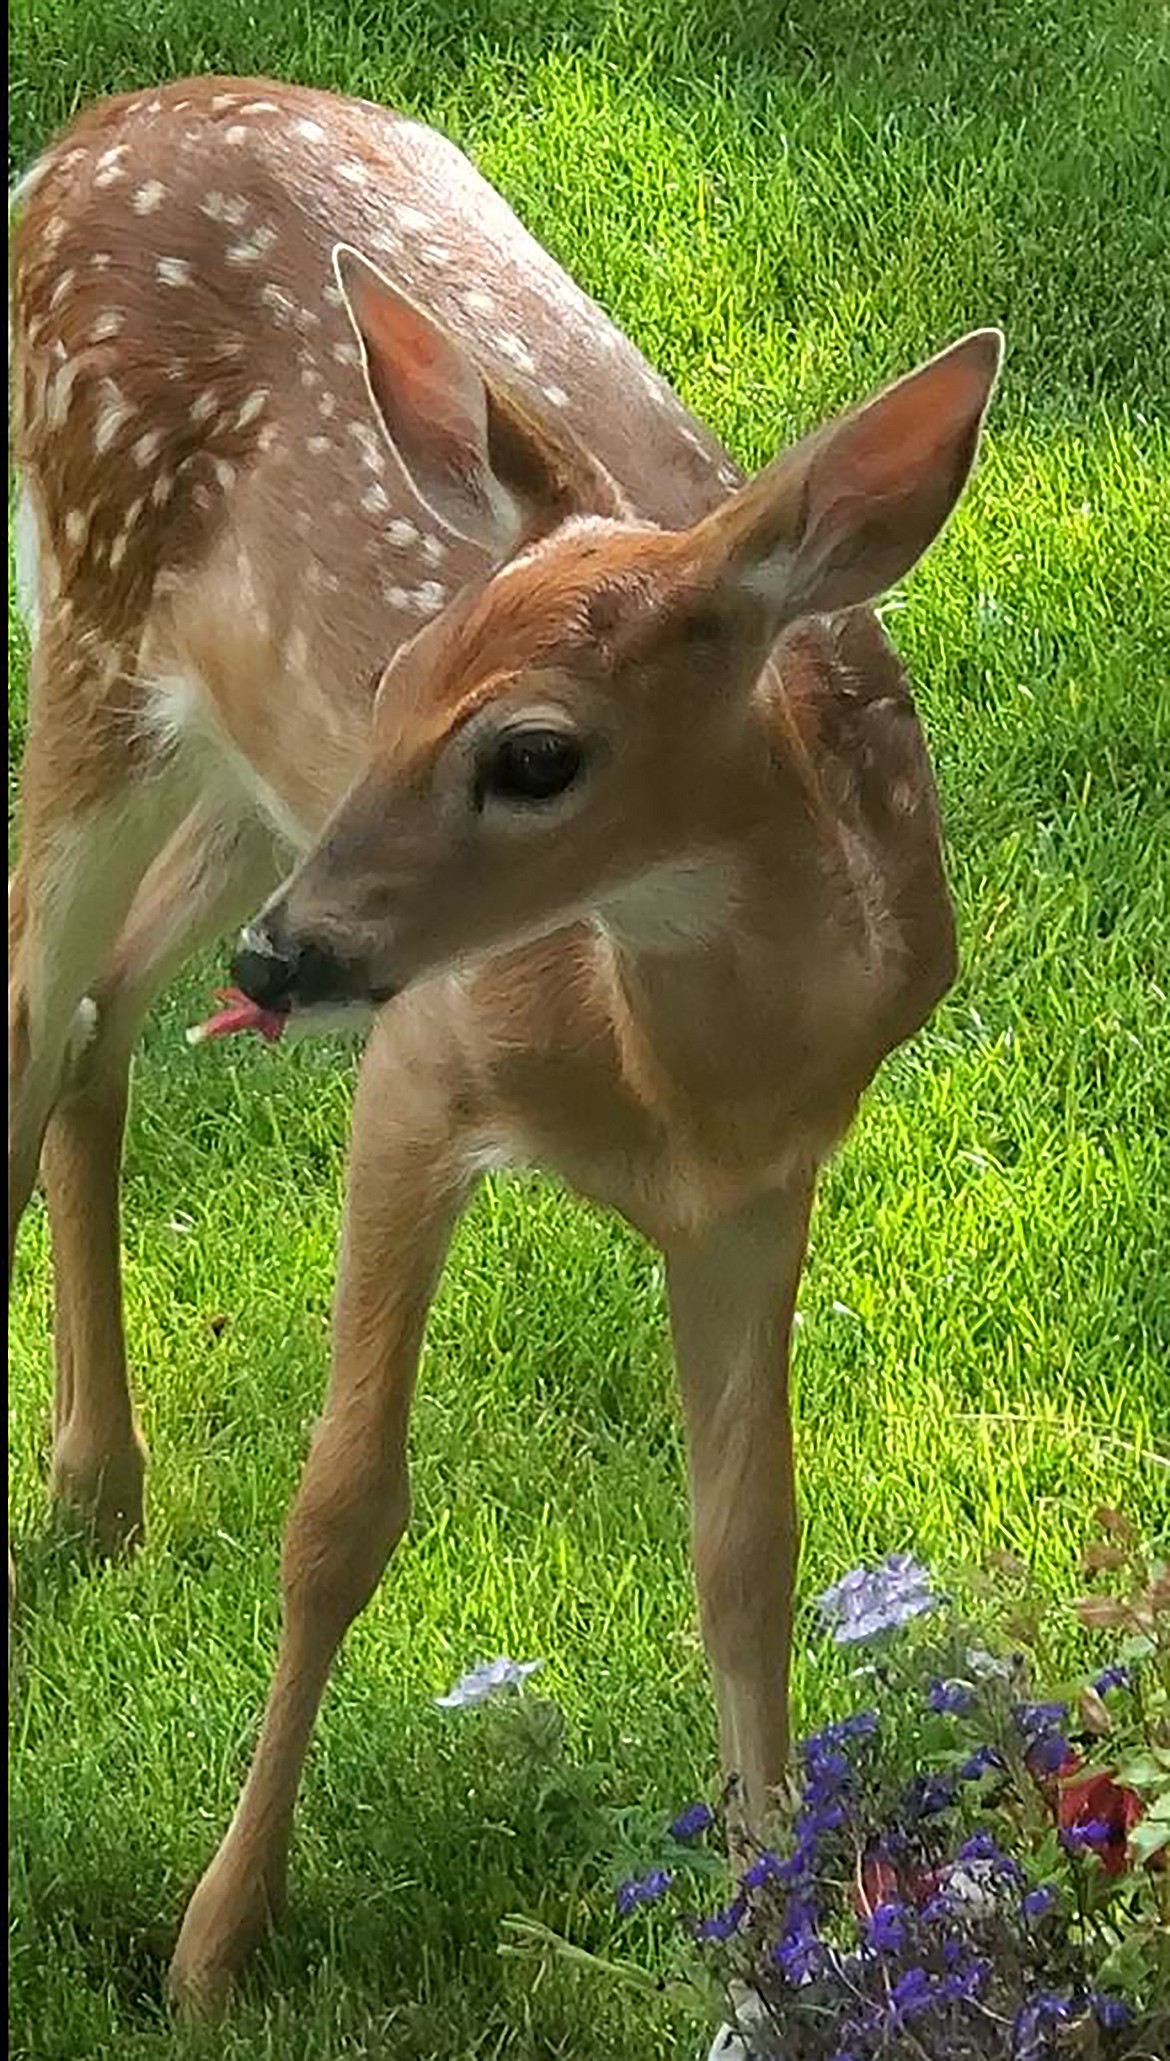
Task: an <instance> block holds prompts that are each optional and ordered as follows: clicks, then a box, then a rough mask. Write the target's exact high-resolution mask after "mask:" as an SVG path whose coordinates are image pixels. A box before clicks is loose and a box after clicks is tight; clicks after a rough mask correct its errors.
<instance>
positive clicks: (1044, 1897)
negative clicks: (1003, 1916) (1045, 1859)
mask: <svg viewBox="0 0 1170 2061" xmlns="http://www.w3.org/2000/svg"><path fill="white" fill-rule="evenodd" d="M1055 1902H1056V1893H1055V1891H1054V1890H1051V1889H1048V1888H1046V1887H1045V1886H1044V1885H1043V1884H1042V1885H1041V1887H1040V1888H1039V1889H1030V1890H1029V1891H1028V1893H1027V1895H1026V1896H1025V1898H1024V1900H1023V1903H1022V1904H1021V1906H1020V1908H1021V1910H1022V1911H1023V1913H1024V1916H1025V1918H1028V1919H1032V1918H1044V1917H1047V1915H1048V1912H1049V1911H1050V1910H1051V1909H1052V1906H1053V1904H1054V1903H1055Z"/></svg>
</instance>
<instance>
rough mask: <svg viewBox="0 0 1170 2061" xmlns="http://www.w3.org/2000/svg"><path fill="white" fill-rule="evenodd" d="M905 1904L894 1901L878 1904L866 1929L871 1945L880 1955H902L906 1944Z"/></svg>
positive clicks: (906, 1913) (906, 1915)
mask: <svg viewBox="0 0 1170 2061" xmlns="http://www.w3.org/2000/svg"><path fill="white" fill-rule="evenodd" d="M908 1915H909V1914H908V1912H907V1910H906V1906H905V1904H901V1903H898V1902H897V1901H892V1902H890V1903H886V1904H878V1906H877V1908H876V1909H875V1911H874V1912H873V1914H872V1916H871V1917H870V1920H869V1923H868V1925H867V1926H866V1928H865V1936H866V1939H867V1941H868V1943H869V1945H870V1946H871V1947H872V1948H873V1950H874V1952H875V1953H878V1954H900V1953H901V1951H902V1948H903V1947H904V1946H905V1944H906V1919H907V1917H908Z"/></svg>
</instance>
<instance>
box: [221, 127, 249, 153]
mask: <svg viewBox="0 0 1170 2061" xmlns="http://www.w3.org/2000/svg"><path fill="white" fill-rule="evenodd" d="M223 140H224V142H225V143H230V144H231V145H232V147H233V149H238V147H239V145H240V144H241V143H246V142H247V141H248V130H247V129H246V128H245V126H244V124H243V122H233V124H232V126H231V128H230V129H225V130H224V132H223Z"/></svg>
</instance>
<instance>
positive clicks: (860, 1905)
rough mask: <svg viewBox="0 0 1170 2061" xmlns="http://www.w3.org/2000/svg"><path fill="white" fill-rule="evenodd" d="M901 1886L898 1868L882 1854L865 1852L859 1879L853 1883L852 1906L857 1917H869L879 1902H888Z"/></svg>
mask: <svg viewBox="0 0 1170 2061" xmlns="http://www.w3.org/2000/svg"><path fill="white" fill-rule="evenodd" d="M900 1887H901V1885H900V1883H899V1880H898V1870H897V1869H896V1868H895V1866H894V1865H893V1862H892V1861H887V1860H885V1859H884V1858H883V1856H882V1855H880V1854H876V1853H870V1854H867V1855H866V1857H865V1859H864V1861H863V1862H862V1865H861V1881H860V1883H857V1884H855V1885H854V1890H853V1908H854V1910H855V1911H856V1912H857V1915H858V1917H859V1918H871V1917H872V1916H873V1913H874V1912H875V1911H876V1910H877V1907H878V1905H879V1904H888V1903H889V1902H890V1901H891V1900H892V1899H893V1898H894V1897H896V1896H897V1894H898V1891H899V1888H900Z"/></svg>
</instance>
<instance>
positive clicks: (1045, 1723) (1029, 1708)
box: [1012, 1703, 1068, 1739]
mask: <svg viewBox="0 0 1170 2061" xmlns="http://www.w3.org/2000/svg"><path fill="white" fill-rule="evenodd" d="M1012 1715H1013V1716H1014V1718H1015V1721H1016V1724H1017V1726H1018V1728H1019V1730H1020V1731H1021V1732H1022V1733H1023V1735H1024V1737H1025V1739H1037V1738H1039V1737H1040V1735H1041V1733H1043V1732H1049V1731H1051V1730H1052V1727H1053V1726H1054V1725H1062V1724H1063V1723H1064V1721H1065V1719H1066V1718H1067V1717H1068V1705H1067V1703H1017V1705H1016V1707H1015V1710H1014V1711H1013V1713H1012Z"/></svg>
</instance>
